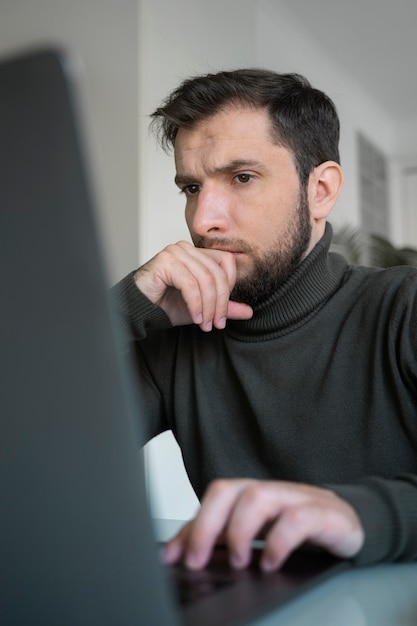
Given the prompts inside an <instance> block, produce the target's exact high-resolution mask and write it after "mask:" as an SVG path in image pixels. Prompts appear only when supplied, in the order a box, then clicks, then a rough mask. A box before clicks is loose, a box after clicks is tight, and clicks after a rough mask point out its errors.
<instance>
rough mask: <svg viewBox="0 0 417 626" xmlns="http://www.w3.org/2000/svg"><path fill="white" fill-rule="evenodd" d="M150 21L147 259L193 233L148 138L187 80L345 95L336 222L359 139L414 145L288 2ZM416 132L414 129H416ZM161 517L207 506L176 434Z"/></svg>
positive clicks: (191, 0) (144, 13) (400, 147)
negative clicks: (164, 105) (291, 79)
mask: <svg viewBox="0 0 417 626" xmlns="http://www.w3.org/2000/svg"><path fill="white" fill-rule="evenodd" d="M140 6H141V18H140V101H139V102H140V129H141V132H140V221H139V224H140V233H139V241H140V258H141V260H142V261H144V260H146V259H148V258H150V257H151V256H152V255H153V254H155V253H156V252H157V251H158V250H160V249H161V248H162V247H163V246H165V245H166V244H167V243H170V242H173V241H177V240H178V239H182V238H188V233H187V231H186V228H185V224H184V221H183V201H182V199H180V198H179V196H178V193H177V191H176V187H175V186H174V183H173V177H174V168H173V162H172V157H169V156H167V155H165V154H163V153H162V151H161V150H160V149H158V148H157V147H156V143H155V140H154V138H153V137H149V136H148V134H147V130H146V129H147V122H148V120H147V117H146V116H147V115H148V114H149V113H150V112H151V111H152V110H153V109H154V108H156V106H158V104H159V103H160V101H161V100H162V98H164V97H165V96H166V95H167V94H168V93H169V91H170V90H171V89H172V88H173V87H175V86H176V85H177V84H178V83H179V82H180V81H181V80H182V79H183V78H185V77H188V76H190V75H192V74H195V73H202V72H208V71H218V70H221V69H228V68H233V67H239V66H240V67H243V66H263V67H267V68H270V69H274V70H277V71H283V72H287V71H295V72H300V73H303V74H305V75H306V76H307V77H308V78H309V79H310V80H311V81H312V83H313V84H314V85H315V86H317V87H318V88H320V89H323V90H324V91H326V92H327V93H328V94H329V95H330V97H332V99H333V100H334V101H335V103H336V106H337V108H338V111H339V115H340V118H341V125H342V135H341V158H342V165H343V168H344V171H345V188H344V191H343V193H342V196H341V198H340V200H339V202H338V204H337V207H336V208H335V209H334V216H333V219H334V221H336V223H345V222H350V223H353V224H359V221H360V220H359V207H358V183H357V169H358V165H357V154H356V136H357V133H358V132H361V131H362V132H363V133H364V134H365V135H366V137H367V138H368V139H370V140H371V141H372V142H374V143H375V145H377V146H378V148H379V149H380V150H382V151H383V152H384V153H385V154H387V155H388V156H398V155H401V154H403V153H407V151H414V153H416V150H415V148H413V146H415V145H416V143H417V142H416V140H417V124H413V123H411V125H410V124H409V125H404V127H402V126H401V123H398V124H397V121H394V120H391V119H389V118H388V117H387V116H386V114H384V112H383V111H382V110H381V109H380V107H379V105H378V103H377V102H375V101H373V100H372V98H370V97H369V95H368V94H367V93H366V92H364V91H363V89H361V88H360V87H359V86H358V84H356V83H355V82H354V81H353V80H352V79H351V78H350V77H349V76H347V75H345V74H344V72H343V71H342V70H341V68H339V67H338V66H337V65H336V64H335V63H334V61H333V60H332V55H331V51H327V50H325V49H324V48H323V47H322V44H321V42H320V41H318V40H314V39H312V37H311V35H310V34H309V32H308V31H306V30H304V29H303V28H301V27H300V25H299V24H298V23H297V22H296V21H295V18H294V17H293V16H291V15H290V14H289V13H288V10H286V9H285V7H284V6H283V5H282V4H281V2H279V0H252V1H251V0H230V1H228V2H224V1H220V0H211V2H206V1H203V0H177V1H175V2H173V1H172V0H142V2H141V5H140ZM410 131H411V132H410ZM147 459H148V467H149V481H150V482H149V484H150V492H151V502H152V506H153V510H154V514H155V515H156V516H159V517H168V518H169V517H171V518H178V519H181V518H182V519H185V518H188V517H190V516H192V514H193V513H194V511H195V508H196V506H197V502H196V499H195V497H194V496H193V493H192V492H191V490H190V488H189V486H188V482H187V479H186V477H185V475H184V472H183V470H182V468H181V461H180V460H179V459H180V455H179V451H178V449H177V446H176V444H175V443H174V442H173V440H172V438H171V436H170V435H169V434H164V435H162V436H161V437H159V438H157V439H156V440H155V441H154V442H152V443H151V444H150V445H149V446H148V449H147Z"/></svg>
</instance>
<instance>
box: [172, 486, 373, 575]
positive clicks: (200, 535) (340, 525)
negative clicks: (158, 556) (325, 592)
mask: <svg viewBox="0 0 417 626" xmlns="http://www.w3.org/2000/svg"><path fill="white" fill-rule="evenodd" d="M259 536H262V537H264V539H265V547H264V550H263V554H262V558H261V568H262V569H263V570H264V571H271V570H274V569H277V568H279V567H280V566H281V565H282V564H283V562H284V561H285V560H286V559H287V557H288V556H289V555H290V554H291V552H292V551H293V550H295V549H296V548H297V547H299V546H300V545H301V544H303V543H304V542H309V543H311V544H314V545H316V546H320V547H322V548H324V549H326V550H328V551H329V552H331V553H333V554H335V555H336V556H339V557H342V558H351V557H353V556H355V555H356V554H357V553H358V552H359V550H360V549H361V547H362V545H363V541H364V532H363V528H362V525H361V523H360V521H359V518H358V516H357V515H356V512H355V511H354V510H353V509H352V507H351V506H350V505H349V504H348V503H347V502H345V501H344V500H342V499H341V498H339V497H338V496H337V495H336V494H335V493H333V492H332V491H330V490H327V489H322V488H319V487H313V486H309V485H303V484H297V483H290V482H280V481H257V480H249V479H234V480H217V481H215V482H213V483H212V484H211V485H210V487H209V488H208V490H207V491H206V494H205V496H204V498H203V500H202V503H201V509H200V511H199V513H198V515H197V516H196V518H195V519H194V520H193V521H191V522H189V523H188V524H186V525H185V526H184V527H183V528H182V529H181V531H180V532H179V533H178V534H177V535H176V536H175V537H174V538H173V539H171V541H170V542H168V543H167V544H166V546H165V549H164V560H165V561H166V562H167V563H176V562H177V561H179V560H181V559H183V560H184V562H185V564H186V566H187V567H189V568H190V569H201V568H203V567H205V565H206V564H207V563H208V561H209V559H210V556H211V553H212V550H213V548H214V546H215V545H216V543H222V544H226V545H227V547H228V551H229V559H230V564H231V566H232V567H234V568H236V569H241V568H244V567H246V566H247V565H248V564H249V561H250V557H251V543H252V540H253V539H255V538H258V537H259Z"/></svg>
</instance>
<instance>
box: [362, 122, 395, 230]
mask: <svg viewBox="0 0 417 626" xmlns="http://www.w3.org/2000/svg"><path fill="white" fill-rule="evenodd" d="M358 151H359V176H360V180H359V194H360V212H361V219H362V228H363V230H364V231H365V232H367V233H373V234H376V235H381V236H382V237H386V238H388V237H389V211H388V176H387V162H386V158H385V156H384V155H383V154H382V153H381V152H380V151H379V150H378V149H377V148H375V146H373V145H372V144H371V142H370V141H368V140H367V139H365V137H363V136H362V135H360V134H359V135H358Z"/></svg>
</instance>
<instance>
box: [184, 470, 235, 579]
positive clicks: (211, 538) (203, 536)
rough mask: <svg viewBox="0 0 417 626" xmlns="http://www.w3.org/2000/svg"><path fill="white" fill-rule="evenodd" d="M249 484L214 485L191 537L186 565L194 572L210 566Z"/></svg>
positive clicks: (223, 481) (210, 488)
mask: <svg viewBox="0 0 417 626" xmlns="http://www.w3.org/2000/svg"><path fill="white" fill-rule="evenodd" d="M246 482H247V481H245V480H218V481H215V482H213V483H212V484H211V485H210V487H209V489H208V490H207V492H206V494H205V496H204V498H203V500H202V502H201V509H200V511H199V513H198V515H197V517H196V518H195V520H194V522H193V524H192V527H191V528H190V532H189V534H188V537H187V546H186V554H185V563H186V565H187V566H188V567H190V568H191V569H201V568H203V567H205V566H206V565H207V563H208V561H209V559H210V556H211V554H212V551H213V548H214V545H215V544H216V543H219V541H220V540H222V539H223V537H224V529H225V528H226V527H227V524H228V520H229V517H230V514H231V512H232V510H233V506H234V503H235V501H236V499H237V498H238V496H239V493H240V492H241V490H242V489H243V488H244V486H245V484H246Z"/></svg>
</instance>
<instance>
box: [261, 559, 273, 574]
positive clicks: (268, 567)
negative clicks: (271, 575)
mask: <svg viewBox="0 0 417 626" xmlns="http://www.w3.org/2000/svg"><path fill="white" fill-rule="evenodd" d="M260 566H261V570H262V571H263V572H272V571H274V570H275V569H276V565H275V563H273V562H272V561H270V560H269V559H267V558H263V559H261V563H260Z"/></svg>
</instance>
